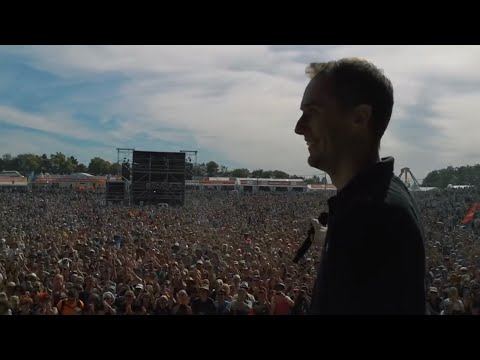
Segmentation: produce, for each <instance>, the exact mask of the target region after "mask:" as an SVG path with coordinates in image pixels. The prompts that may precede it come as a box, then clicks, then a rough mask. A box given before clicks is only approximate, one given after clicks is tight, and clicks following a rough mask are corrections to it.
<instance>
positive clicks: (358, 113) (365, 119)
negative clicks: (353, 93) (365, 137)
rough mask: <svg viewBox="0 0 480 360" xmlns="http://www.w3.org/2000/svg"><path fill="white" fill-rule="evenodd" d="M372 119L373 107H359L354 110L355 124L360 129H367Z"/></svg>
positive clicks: (363, 105) (364, 105)
mask: <svg viewBox="0 0 480 360" xmlns="http://www.w3.org/2000/svg"><path fill="white" fill-rule="evenodd" d="M371 118H372V105H366V104H362V105H358V106H357V107H355V109H354V110H353V124H354V125H355V126H358V127H362V128H367V127H369V126H370V121H371Z"/></svg>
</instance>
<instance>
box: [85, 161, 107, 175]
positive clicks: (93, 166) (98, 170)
mask: <svg viewBox="0 0 480 360" xmlns="http://www.w3.org/2000/svg"><path fill="white" fill-rule="evenodd" d="M110 169H111V164H110V162H109V161H106V160H103V159H102V158H99V157H94V158H93V159H92V160H90V164H89V165H88V172H89V173H90V174H92V175H107V174H109V173H110Z"/></svg>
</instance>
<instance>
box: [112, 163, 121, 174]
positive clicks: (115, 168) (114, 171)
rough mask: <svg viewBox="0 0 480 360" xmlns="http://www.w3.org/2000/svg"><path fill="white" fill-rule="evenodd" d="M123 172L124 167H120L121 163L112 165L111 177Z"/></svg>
mask: <svg viewBox="0 0 480 360" xmlns="http://www.w3.org/2000/svg"><path fill="white" fill-rule="evenodd" d="M121 170H122V165H120V164H119V163H112V164H111V165H110V172H109V174H110V175H118V174H120V171H121Z"/></svg>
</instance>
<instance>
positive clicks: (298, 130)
mask: <svg viewBox="0 0 480 360" xmlns="http://www.w3.org/2000/svg"><path fill="white" fill-rule="evenodd" d="M304 133H305V119H304V117H303V116H302V117H301V118H300V119H298V121H297V125H296V126H295V134H297V135H303V134H304Z"/></svg>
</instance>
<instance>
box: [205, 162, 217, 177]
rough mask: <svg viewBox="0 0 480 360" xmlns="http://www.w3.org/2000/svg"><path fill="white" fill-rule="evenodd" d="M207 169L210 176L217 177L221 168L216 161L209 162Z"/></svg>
mask: <svg viewBox="0 0 480 360" xmlns="http://www.w3.org/2000/svg"><path fill="white" fill-rule="evenodd" d="M206 167H207V175H208V176H216V175H217V173H218V169H219V166H218V164H217V163H216V162H215V161H209V162H208V163H207V165H206Z"/></svg>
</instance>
